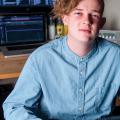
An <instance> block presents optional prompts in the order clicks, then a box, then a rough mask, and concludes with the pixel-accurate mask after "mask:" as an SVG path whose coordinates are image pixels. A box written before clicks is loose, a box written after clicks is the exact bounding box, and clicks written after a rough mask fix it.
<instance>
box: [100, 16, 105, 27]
mask: <svg viewBox="0 0 120 120" xmlns="http://www.w3.org/2000/svg"><path fill="white" fill-rule="evenodd" d="M105 23H106V18H105V17H102V19H101V21H100V29H101V28H102V27H103V26H104V24H105Z"/></svg>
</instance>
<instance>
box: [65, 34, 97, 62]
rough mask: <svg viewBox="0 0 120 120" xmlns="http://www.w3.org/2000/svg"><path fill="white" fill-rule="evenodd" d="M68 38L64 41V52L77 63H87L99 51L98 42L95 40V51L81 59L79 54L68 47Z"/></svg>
mask: <svg viewBox="0 0 120 120" xmlns="http://www.w3.org/2000/svg"><path fill="white" fill-rule="evenodd" d="M67 40H68V38H67V36H65V37H64V40H63V48H64V51H65V55H66V56H67V57H68V58H70V59H71V60H77V61H81V62H82V61H86V60H88V59H89V58H90V57H92V56H93V54H95V52H96V51H97V47H98V45H97V40H95V44H94V47H93V49H92V50H91V51H90V52H89V53H88V54H87V55H85V56H84V57H80V56H78V55H77V54H75V53H74V52H73V51H71V50H70V48H69V47H68V44H67Z"/></svg>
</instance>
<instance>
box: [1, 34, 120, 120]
mask: <svg viewBox="0 0 120 120" xmlns="http://www.w3.org/2000/svg"><path fill="white" fill-rule="evenodd" d="M119 87H120V47H119V46H118V45H116V44H113V43H111V42H109V41H107V40H105V39H101V38H97V39H96V42H95V46H94V49H92V50H91V51H90V52H89V53H88V54H87V55H86V56H84V57H83V58H81V57H79V56H77V55H76V54H75V53H73V52H72V51H71V50H70V49H69V47H68V45H67V37H66V36H65V37H61V38H59V39H57V40H54V41H52V42H49V43H48V44H46V45H43V46H41V47H39V48H38V49H37V50H35V51H34V52H33V53H32V54H31V55H30V57H29V58H28V60H27V62H26V64H25V66H24V68H23V70H22V73H21V75H20V77H19V79H18V81H17V83H16V86H15V88H14V90H13V91H12V93H11V94H10V95H9V96H8V97H7V99H6V100H5V102H4V104H3V109H4V116H5V118H6V120H47V119H52V120H53V119H54V120H95V119H97V118H100V117H101V116H104V115H108V114H109V113H110V112H111V105H112V103H113V99H114V97H115V96H116V95H117V93H118V89H119Z"/></svg>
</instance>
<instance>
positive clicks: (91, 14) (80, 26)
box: [63, 0, 105, 43]
mask: <svg viewBox="0 0 120 120" xmlns="http://www.w3.org/2000/svg"><path fill="white" fill-rule="evenodd" d="M63 22H64V24H65V25H67V26H68V39H70V40H77V41H79V42H84V43H85V42H91V41H93V40H94V39H95V37H96V35H97V34H98V32H99V29H100V28H101V27H102V26H103V25H104V23H105V18H103V17H102V13H101V7H100V5H99V2H98V1H97V0H82V1H80V2H79V4H78V6H77V7H76V8H74V9H73V10H72V11H71V12H70V13H69V14H68V15H64V16H63Z"/></svg>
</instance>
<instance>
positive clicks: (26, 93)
mask: <svg viewBox="0 0 120 120" xmlns="http://www.w3.org/2000/svg"><path fill="white" fill-rule="evenodd" d="M36 63H37V62H36V60H35V59H34V58H32V57H30V58H29V59H28V60H27V62H26V64H25V66H24V68H23V71H22V73H21V75H20V77H19V79H18V81H17V83H16V85H15V88H14V90H13V91H12V92H11V94H10V95H9V96H8V97H7V99H6V100H5V102H4V103H3V110H4V116H5V119H6V120H16V119H17V120H41V119H40V118H38V117H37V115H36V111H37V107H38V106H37V105H38V100H39V98H40V96H41V93H42V91H41V86H40V83H39V80H38V78H39V79H40V75H39V70H38V65H37V64H36Z"/></svg>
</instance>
